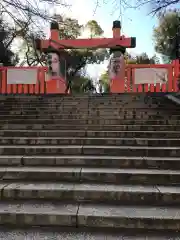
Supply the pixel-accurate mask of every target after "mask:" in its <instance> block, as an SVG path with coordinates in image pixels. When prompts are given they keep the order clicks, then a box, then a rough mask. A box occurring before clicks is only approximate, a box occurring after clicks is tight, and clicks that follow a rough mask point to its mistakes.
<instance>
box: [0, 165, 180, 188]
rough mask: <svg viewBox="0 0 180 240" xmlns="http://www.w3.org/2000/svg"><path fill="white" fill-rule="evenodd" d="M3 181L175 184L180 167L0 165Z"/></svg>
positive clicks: (178, 179)
mask: <svg viewBox="0 0 180 240" xmlns="http://www.w3.org/2000/svg"><path fill="white" fill-rule="evenodd" d="M0 176H1V180H3V181H10V180H15V181H44V182H48V181H54V182H58V181H68V182H76V183H77V182H87V183H111V184H117V185H119V184H133V185H135V184H142V185H152V184H153V185H159V184H162V185H167V186H168V185H174V186H178V185H179V182H180V170H161V169H153V170H152V169H131V168H124V169H123V168H121V169H117V168H104V167H102V168H96V167H65V166H61V167H57V166H56V167H49V166H46V167H43V166H31V167H30V166H27V167H26V166H21V167H16V166H14V167H10V166H9V167H0Z"/></svg>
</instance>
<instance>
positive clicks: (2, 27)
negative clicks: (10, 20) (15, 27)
mask: <svg viewBox="0 0 180 240" xmlns="http://www.w3.org/2000/svg"><path fill="white" fill-rule="evenodd" d="M14 37H15V36H14V31H12V29H11V28H10V27H9V26H8V24H7V22H5V21H3V20H2V19H0V64H2V65H3V66H15V65H16V64H17V63H18V61H19V59H18V56H17V55H16V54H15V53H14V52H13V51H12V50H11V46H12V43H13V40H14Z"/></svg>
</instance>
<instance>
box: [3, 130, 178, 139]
mask: <svg viewBox="0 0 180 240" xmlns="http://www.w3.org/2000/svg"><path fill="white" fill-rule="evenodd" d="M0 136H2V137H76V138H77V137H100V138H106V137H110V138H117V137H119V138H132V137H134V138H179V136H180V131H169V130H167V131H159V130H157V131H116V130H114V131H103V130H101V131H95V130H85V129H84V130H75V129H72V130H67V129H66V130H62V129H61V130H39V129H38V130H29V129H26V130H24V129H5V130H0Z"/></svg>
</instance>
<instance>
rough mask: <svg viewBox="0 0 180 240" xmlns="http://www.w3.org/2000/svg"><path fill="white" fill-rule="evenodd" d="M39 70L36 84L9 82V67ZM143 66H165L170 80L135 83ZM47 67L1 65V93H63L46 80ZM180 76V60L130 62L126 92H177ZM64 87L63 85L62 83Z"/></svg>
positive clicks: (54, 82) (55, 85) (54, 83)
mask: <svg viewBox="0 0 180 240" xmlns="http://www.w3.org/2000/svg"><path fill="white" fill-rule="evenodd" d="M11 68H12V69H13V68H16V69H23V70H25V69H34V70H37V79H36V83H35V84H8V83H7V70H8V69H11ZM142 68H155V69H159V68H165V69H167V71H168V81H167V82H166V83H164V82H162V83H156V84H135V77H134V76H135V71H136V69H142ZM46 72H47V67H0V80H1V81H0V94H46V93H61V92H62V90H60V89H58V87H57V83H56V81H54V80H51V81H46ZM179 77H180V61H179V60H175V61H173V62H172V63H171V64H149V65H148V64H130V65H127V66H126V86H125V92H177V91H178V86H177V80H178V79H179ZM61 88H62V85H61Z"/></svg>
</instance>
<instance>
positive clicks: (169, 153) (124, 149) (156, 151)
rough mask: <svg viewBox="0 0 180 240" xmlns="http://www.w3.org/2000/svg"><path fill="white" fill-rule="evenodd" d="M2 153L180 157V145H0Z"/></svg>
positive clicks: (0, 152)
mask: <svg viewBox="0 0 180 240" xmlns="http://www.w3.org/2000/svg"><path fill="white" fill-rule="evenodd" d="M0 154H1V155H8V154H10V155H28V156H30V155H31V156H32V155H42V154H45V155H49V156H50V155H56V156H57V155H80V154H81V155H99V156H106V155H113V156H137V157H141V156H148V157H180V147H166V146H165V147H159V146H157V147H149V146H113V145H112V146H105V145H98V146H97V145H83V146H82V145H51V147H49V145H0Z"/></svg>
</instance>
